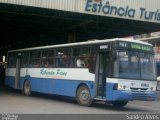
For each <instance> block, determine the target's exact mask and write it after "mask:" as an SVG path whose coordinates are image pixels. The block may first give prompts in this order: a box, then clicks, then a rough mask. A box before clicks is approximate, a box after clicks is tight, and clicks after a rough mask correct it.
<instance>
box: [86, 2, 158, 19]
mask: <svg viewBox="0 0 160 120" xmlns="http://www.w3.org/2000/svg"><path fill="white" fill-rule="evenodd" d="M117 2H118V1H117ZM131 2H133V1H131ZM136 4H138V3H136ZM148 4H149V3H148ZM139 6H140V7H139V8H137V6H136V8H134V7H133V5H125V4H123V6H121V5H118V4H117V5H115V4H114V3H113V0H86V5H85V12H87V13H92V14H96V15H98V14H99V15H104V16H112V17H122V18H128V19H134V18H136V19H139V20H145V21H153V22H160V10H159V8H154V10H149V8H146V7H145V6H143V5H139ZM150 9H153V8H150Z"/></svg>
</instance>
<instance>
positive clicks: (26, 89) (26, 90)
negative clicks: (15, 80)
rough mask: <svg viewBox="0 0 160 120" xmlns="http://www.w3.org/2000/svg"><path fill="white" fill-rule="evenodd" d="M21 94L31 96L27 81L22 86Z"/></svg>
mask: <svg viewBox="0 0 160 120" xmlns="http://www.w3.org/2000/svg"><path fill="white" fill-rule="evenodd" d="M23 93H24V95H26V96H29V95H30V94H31V85H30V82H29V81H28V80H26V81H25V83H24V86H23Z"/></svg>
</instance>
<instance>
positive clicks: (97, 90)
mask: <svg viewBox="0 0 160 120" xmlns="http://www.w3.org/2000/svg"><path fill="white" fill-rule="evenodd" d="M79 59H81V63H80V60H79ZM82 61H83V62H82ZM5 84H6V85H7V86H9V87H12V88H14V89H18V90H22V91H23V93H24V94H25V95H30V94H31V92H40V93H46V94H53V95H62V96H68V97H73V98H75V99H76V100H77V102H78V103H79V104H80V105H83V106H90V105H91V104H92V103H93V101H96V100H100V101H106V102H110V103H111V104H113V105H114V106H116V107H123V106H125V105H126V104H127V103H128V101H132V100H145V101H154V100H155V99H156V85H157V81H156V69H155V62H154V52H153V47H152V45H151V44H149V43H145V42H141V41H137V40H128V39H119V38H117V39H108V40H94V41H87V42H80V43H70V44H62V45H51V46H43V47H34V48H26V49H19V50H11V51H9V52H8V60H7V69H6V80H5Z"/></svg>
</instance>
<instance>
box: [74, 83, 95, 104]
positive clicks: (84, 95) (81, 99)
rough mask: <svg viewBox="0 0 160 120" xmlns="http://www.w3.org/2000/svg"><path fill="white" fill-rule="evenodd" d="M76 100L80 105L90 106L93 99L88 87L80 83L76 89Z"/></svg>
mask: <svg viewBox="0 0 160 120" xmlns="http://www.w3.org/2000/svg"><path fill="white" fill-rule="evenodd" d="M77 102H78V104H80V105H82V106H91V104H92V102H93V99H92V98H91V95H90V91H89V88H88V87H87V86H86V85H82V86H80V87H79V88H78V90H77Z"/></svg>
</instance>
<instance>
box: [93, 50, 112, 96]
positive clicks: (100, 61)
mask: <svg viewBox="0 0 160 120" xmlns="http://www.w3.org/2000/svg"><path fill="white" fill-rule="evenodd" d="M108 59H109V53H106V52H101V53H99V54H98V55H97V60H96V70H95V96H96V97H98V98H99V97H100V98H103V97H105V96H106V77H107V74H106V73H107V67H108V64H107V61H108Z"/></svg>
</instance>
